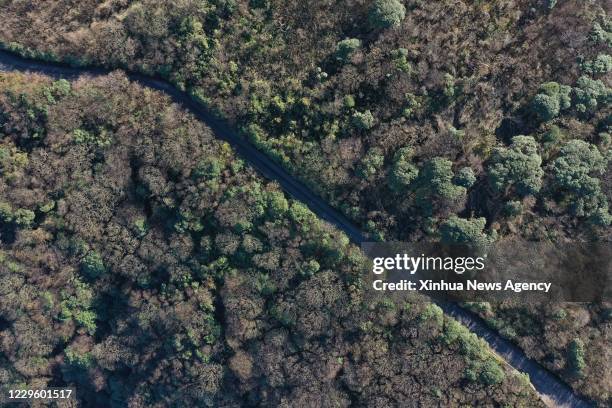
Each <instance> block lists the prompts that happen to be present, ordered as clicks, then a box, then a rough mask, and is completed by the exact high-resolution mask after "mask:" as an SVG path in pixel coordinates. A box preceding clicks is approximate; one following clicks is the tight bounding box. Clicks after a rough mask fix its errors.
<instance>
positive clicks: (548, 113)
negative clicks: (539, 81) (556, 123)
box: [531, 94, 560, 122]
mask: <svg viewBox="0 0 612 408" xmlns="http://www.w3.org/2000/svg"><path fill="white" fill-rule="evenodd" d="M531 106H532V108H533V111H534V112H535V113H536V114H537V115H538V116H539V117H540V119H542V120H543V121H545V122H547V121H549V120H551V119H554V118H556V117H557V116H558V115H559V110H560V107H559V100H558V99H557V98H555V97H553V96H549V95H546V94H537V95H536V96H535V97H534V98H533V102H532V105H531Z"/></svg>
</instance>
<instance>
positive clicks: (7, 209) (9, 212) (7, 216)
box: [0, 202, 13, 223]
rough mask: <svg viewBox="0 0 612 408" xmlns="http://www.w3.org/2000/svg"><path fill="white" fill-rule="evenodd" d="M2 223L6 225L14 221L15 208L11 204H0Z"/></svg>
mask: <svg viewBox="0 0 612 408" xmlns="http://www.w3.org/2000/svg"><path fill="white" fill-rule="evenodd" d="M0 221H2V222H5V223H9V222H11V221H13V208H12V207H11V205H10V204H9V203H6V202H0Z"/></svg>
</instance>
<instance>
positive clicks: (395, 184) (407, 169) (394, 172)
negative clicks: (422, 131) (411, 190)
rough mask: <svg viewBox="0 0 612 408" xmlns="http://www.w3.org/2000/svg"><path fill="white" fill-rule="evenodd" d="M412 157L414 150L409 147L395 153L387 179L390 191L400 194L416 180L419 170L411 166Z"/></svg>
mask: <svg viewBox="0 0 612 408" xmlns="http://www.w3.org/2000/svg"><path fill="white" fill-rule="evenodd" d="M412 156H414V150H413V149H412V148H411V147H402V148H401V149H399V150H398V151H397V152H395V155H394V156H393V163H392V164H391V170H390V171H389V177H388V181H389V188H391V190H393V191H396V192H402V191H404V190H405V189H406V188H407V187H408V186H409V185H410V184H411V183H412V182H413V181H414V180H415V179H416V178H417V176H418V174H419V170H418V169H417V167H416V166H415V165H414V164H412Z"/></svg>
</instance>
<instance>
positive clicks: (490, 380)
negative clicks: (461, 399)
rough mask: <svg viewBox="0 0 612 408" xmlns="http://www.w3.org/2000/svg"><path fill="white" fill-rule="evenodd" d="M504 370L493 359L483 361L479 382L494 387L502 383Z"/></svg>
mask: <svg viewBox="0 0 612 408" xmlns="http://www.w3.org/2000/svg"><path fill="white" fill-rule="evenodd" d="M505 377H506V376H505V374H504V370H503V369H502V368H501V367H500V366H499V364H497V362H496V361H495V360H493V359H489V360H487V361H485V362H484V363H483V365H482V371H481V372H480V381H482V383H483V384H486V385H495V384H499V383H501V382H502V381H504V378H505Z"/></svg>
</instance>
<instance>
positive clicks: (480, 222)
mask: <svg viewBox="0 0 612 408" xmlns="http://www.w3.org/2000/svg"><path fill="white" fill-rule="evenodd" d="M486 222H487V220H486V219H485V218H474V219H465V218H459V217H457V216H454V215H453V216H452V217H450V218H448V219H447V220H446V221H444V222H443V223H442V224H441V225H440V237H441V241H442V242H443V243H445V244H465V245H473V246H474V247H475V248H477V249H485V248H486V247H487V246H488V245H489V244H491V243H492V242H493V238H492V237H490V236H488V235H487V234H486V233H485V232H484V228H485V225H486Z"/></svg>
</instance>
